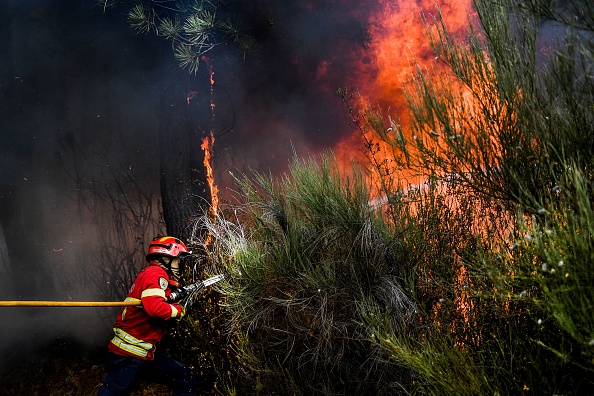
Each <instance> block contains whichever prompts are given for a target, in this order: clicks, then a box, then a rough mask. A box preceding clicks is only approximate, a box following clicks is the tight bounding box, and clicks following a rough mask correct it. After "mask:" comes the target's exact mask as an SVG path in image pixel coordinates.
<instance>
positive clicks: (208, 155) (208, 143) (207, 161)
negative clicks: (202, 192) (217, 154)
mask: <svg viewBox="0 0 594 396" xmlns="http://www.w3.org/2000/svg"><path fill="white" fill-rule="evenodd" d="M214 142H215V138H214V133H213V132H212V131H210V134H209V135H208V136H205V137H204V139H202V144H201V145H200V148H201V149H202V150H203V151H204V169H206V182H207V183H208V187H209V189H210V208H209V212H210V214H211V215H212V216H214V215H215V214H216V213H217V210H218V207H219V188H218V187H217V185H216V184H215V181H214V175H213V171H212V153H213V146H214Z"/></svg>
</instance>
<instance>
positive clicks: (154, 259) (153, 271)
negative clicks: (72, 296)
mask: <svg viewBox="0 0 594 396" xmlns="http://www.w3.org/2000/svg"><path fill="white" fill-rule="evenodd" d="M188 255H189V252H188V249H187V248H186V245H185V244H184V243H183V242H182V241H180V240H179V239H177V238H174V237H171V236H166V237H157V238H155V239H153V241H152V242H151V243H150V246H149V248H148V253H147V255H146V260H147V261H148V263H149V265H148V266H147V267H146V268H144V269H143V270H142V271H141V272H140V273H139V274H138V276H137V277H136V280H135V281H134V284H133V285H132V287H131V288H130V291H129V292H128V295H127V297H126V301H139V300H140V301H141V302H142V305H138V306H127V307H123V308H122V309H121V310H120V312H119V314H118V316H117V319H116V322H115V324H114V327H113V330H114V333H115V336H114V337H113V339H112V340H111V342H110V343H109V345H108V351H109V353H108V360H107V365H108V374H107V376H106V377H105V379H104V380H103V381H102V382H101V384H99V386H100V388H99V393H98V395H99V396H110V395H127V394H128V393H129V392H130V390H131V388H132V387H133V386H134V384H135V383H136V380H137V379H138V377H139V375H140V374H142V375H148V376H149V378H150V379H151V380H153V381H155V382H160V383H163V384H166V385H167V386H169V387H171V388H172V389H173V395H174V396H186V395H194V394H195V379H194V374H193V373H192V371H191V370H190V369H188V368H186V367H184V366H183V365H182V364H180V363H178V362H177V361H175V360H174V359H172V358H171V357H169V356H167V355H166V354H165V353H163V351H161V350H159V347H158V343H159V342H160V341H161V339H162V338H163V336H164V334H165V332H166V325H167V323H166V322H167V321H169V320H179V319H181V318H182V317H183V316H184V315H185V314H186V312H185V311H184V309H183V308H182V306H181V305H180V304H178V303H170V302H168V296H169V295H170V294H171V292H172V289H175V288H177V287H179V283H178V282H179V279H180V274H181V273H182V272H183V264H184V257H185V256H188Z"/></svg>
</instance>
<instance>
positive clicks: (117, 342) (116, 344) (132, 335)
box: [108, 262, 182, 360]
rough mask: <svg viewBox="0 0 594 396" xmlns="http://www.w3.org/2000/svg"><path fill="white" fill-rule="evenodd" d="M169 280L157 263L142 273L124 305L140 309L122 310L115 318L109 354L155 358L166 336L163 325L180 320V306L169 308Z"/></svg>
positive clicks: (125, 308)
mask: <svg viewBox="0 0 594 396" xmlns="http://www.w3.org/2000/svg"><path fill="white" fill-rule="evenodd" d="M169 294H171V290H170V288H169V276H168V275H167V272H165V270H164V269H163V268H161V267H160V266H159V265H158V264H157V263H155V262H151V263H150V265H149V266H148V267H146V268H145V269H143V270H142V271H141V272H140V273H139V274H138V276H137V277H136V280H135V281H134V284H133V285H132V287H131V288H130V291H129V292H128V295H127V297H126V300H125V301H142V305H138V306H128V307H123V308H122V309H121V310H120V313H119V314H118V317H117V319H116V322H115V324H114V325H113V331H114V333H115V337H113V339H112V340H111V342H110V343H109V346H108V349H109V351H110V352H113V353H116V354H118V355H125V356H133V357H135V358H138V359H142V360H152V359H153V358H154V353H155V347H156V343H158V342H159V341H161V339H162V338H163V335H164V334H165V321H166V320H169V319H172V318H180V317H181V315H182V308H181V306H180V305H179V304H175V303H174V304H169V303H168V302H167V297H168V296H169Z"/></svg>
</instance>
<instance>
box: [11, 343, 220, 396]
mask: <svg viewBox="0 0 594 396" xmlns="http://www.w3.org/2000/svg"><path fill="white" fill-rule="evenodd" d="M105 354H106V348H105V347H102V348H96V349H88V348H87V347H84V346H83V345H82V344H80V343H79V342H77V341H76V340H74V339H72V338H68V337H59V338H57V339H55V340H53V341H51V342H49V343H47V344H44V345H41V346H37V347H35V348H32V349H29V350H22V349H21V350H20V349H18V348H14V349H13V350H11V351H9V352H7V353H6V354H5V356H4V357H3V359H2V365H1V366H0V396H5V395H6V396H13V395H14V396H91V395H96V394H97V388H96V386H97V384H99V383H100V382H101V380H102V379H103V377H104V376H105V375H106V373H107V369H106V366H105V358H106V355H105ZM202 394H204V395H209V394H212V392H207V391H206V390H205V391H204V393H202ZM157 395H160V396H161V395H171V391H169V390H168V389H167V388H166V387H164V386H163V385H159V384H151V383H149V382H147V381H146V380H142V381H141V382H139V384H138V386H137V387H136V389H135V390H134V391H133V392H132V393H131V396H157Z"/></svg>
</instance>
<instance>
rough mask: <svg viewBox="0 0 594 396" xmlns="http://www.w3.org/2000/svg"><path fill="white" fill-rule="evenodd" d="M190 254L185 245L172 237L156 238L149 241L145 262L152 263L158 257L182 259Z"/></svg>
mask: <svg viewBox="0 0 594 396" xmlns="http://www.w3.org/2000/svg"><path fill="white" fill-rule="evenodd" d="M188 254H190V252H189V251H188V248H187V247H186V244H185V243H183V242H182V241H180V240H179V239H177V238H175V237H172V236H164V237H156V238H154V239H153V240H152V241H151V244H150V245H149V248H148V252H147V254H146V260H147V261H152V260H155V259H157V258H158V257H159V256H167V257H180V258H181V257H183V256H186V255H188Z"/></svg>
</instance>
